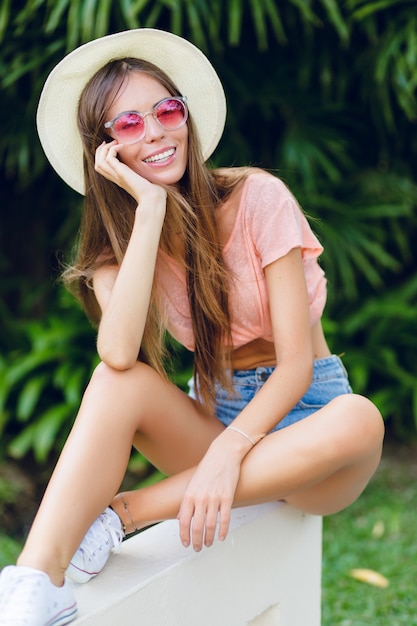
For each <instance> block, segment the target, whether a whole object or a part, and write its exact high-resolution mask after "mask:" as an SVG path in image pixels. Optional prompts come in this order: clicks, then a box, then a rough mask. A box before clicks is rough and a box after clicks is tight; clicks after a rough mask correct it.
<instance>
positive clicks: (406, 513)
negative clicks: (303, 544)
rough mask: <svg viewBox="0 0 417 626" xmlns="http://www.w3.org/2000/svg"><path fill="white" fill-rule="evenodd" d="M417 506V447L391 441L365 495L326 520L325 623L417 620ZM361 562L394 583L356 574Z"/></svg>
mask: <svg viewBox="0 0 417 626" xmlns="http://www.w3.org/2000/svg"><path fill="white" fill-rule="evenodd" d="M416 509H417V451H416V449H415V448H414V449H410V448H402V447H399V446H397V447H395V448H392V447H390V446H387V447H386V449H385V451H384V455H383V460H382V462H381V465H380V468H379V470H378V472H377V473H376V475H375V477H374V478H373V479H372V481H371V483H370V484H369V485H368V487H367V489H366V490H365V492H364V493H363V494H362V496H361V497H360V498H359V500H358V501H357V502H355V503H354V504H353V505H352V506H351V507H349V508H348V509H346V510H345V511H343V512H342V513H338V514H337V515H334V516H330V517H328V518H326V519H325V520H324V525H323V590H322V626H385V625H386V626H403V625H404V626H417V593H416V583H417V524H416ZM357 568H367V569H372V570H375V571H377V572H379V573H380V574H382V575H383V576H385V577H386V578H387V579H388V580H389V586H388V587H387V588H385V589H383V588H380V587H374V586H372V585H369V584H367V583H363V582H359V581H357V580H355V579H353V578H352V577H351V576H350V575H349V573H350V571H351V570H352V569H357ZM306 626H307V625H306Z"/></svg>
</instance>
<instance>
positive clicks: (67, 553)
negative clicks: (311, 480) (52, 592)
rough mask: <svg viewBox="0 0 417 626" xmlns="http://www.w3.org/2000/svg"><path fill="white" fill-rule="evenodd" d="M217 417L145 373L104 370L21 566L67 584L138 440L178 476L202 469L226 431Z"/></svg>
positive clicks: (97, 374)
mask: <svg viewBox="0 0 417 626" xmlns="http://www.w3.org/2000/svg"><path fill="white" fill-rule="evenodd" d="M222 429H223V427H222V425H221V424H220V423H219V422H218V420H216V418H215V417H213V416H210V415H208V414H203V413H202V412H199V411H198V410H197V406H196V404H195V402H194V401H193V400H191V399H190V398H188V396H187V395H186V394H184V393H183V392H182V391H180V390H179V389H178V388H176V387H175V386H174V385H172V384H171V383H169V382H166V381H164V380H163V379H161V378H160V376H158V375H157V374H156V373H155V372H154V371H153V370H152V369H151V368H149V367H148V366H146V365H144V364H142V363H137V365H136V366H135V367H133V368H132V369H130V370H126V371H122V372H119V371H116V370H113V369H111V368H109V367H107V366H106V365H104V364H100V365H99V366H98V367H97V369H96V371H95V372H94V374H93V376H92V379H91V382H90V384H89V386H88V388H87V390H86V393H85V395H84V398H83V401H82V404H81V407H80V411H79V413H78V416H77V420H76V422H75V424H74V427H73V429H72V431H71V434H70V436H69V438H68V440H67V442H66V444H65V446H64V449H63V451H62V454H61V456H60V459H59V461H58V463H57V466H56V468H55V470H54V473H53V475H52V478H51V481H50V483H49V485H48V488H47V490H46V492H45V495H44V498H43V500H42V503H41V506H40V508H39V511H38V513H37V516H36V518H35V521H34V523H33V525H32V528H31V531H30V533H29V536H28V539H27V541H26V544H25V547H24V549H23V551H22V554H21V555H20V557H19V559H18V564H19V565H27V566H31V567H34V568H37V569H40V570H42V571H45V572H47V573H48V574H49V576H50V577H51V580H52V582H54V583H55V584H57V585H59V584H62V581H63V576H64V572H65V570H66V568H67V567H68V564H69V562H70V560H71V558H72V556H73V554H74V553H75V551H76V549H77V548H78V546H79V545H80V543H81V540H82V538H83V537H84V534H85V533H86V531H87V529H88V528H89V527H90V525H91V523H92V522H93V521H94V520H95V519H96V518H97V516H98V515H99V514H100V513H101V512H102V511H103V509H104V508H105V507H106V506H108V504H109V503H110V502H111V500H112V498H113V497H114V495H115V493H116V492H117V490H118V489H119V487H120V484H121V481H122V479H123V476H124V473H125V471H126V467H127V463H128V460H129V455H130V452H131V447H132V442H133V439H134V437H135V434H136V433H137V432H140V433H141V439H142V441H143V445H144V447H145V448H146V449H149V451H150V453H151V454H152V451H153V450H154V449H155V450H156V449H157V450H158V451H159V455H158V456H159V458H160V459H161V468H162V470H163V471H166V472H167V473H171V472H178V471H181V470H183V469H185V468H186V467H191V466H193V465H195V464H196V463H198V461H199V460H200V459H201V457H202V456H203V455H204V453H205V451H206V450H207V448H208V446H209V445H210V442H211V441H212V440H213V439H214V438H215V437H216V436H217V435H218V434H219V433H220V432H221V431H222Z"/></svg>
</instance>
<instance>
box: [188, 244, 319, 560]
mask: <svg viewBox="0 0 417 626" xmlns="http://www.w3.org/2000/svg"><path fill="white" fill-rule="evenodd" d="M265 275H266V280H267V286H268V294H269V299H270V310H271V319H272V327H273V333H274V343H275V348H276V355H277V367H276V368H275V370H274V372H273V374H271V376H270V377H269V379H268V381H267V382H266V383H265V385H264V386H263V387H262V389H261V390H260V391H259V393H257V394H256V395H255V397H254V398H253V399H252V400H251V402H249V404H248V405H247V406H246V408H245V409H244V410H243V411H242V412H241V413H240V414H239V415H238V416H237V417H236V418H235V420H234V421H233V426H234V427H236V428H238V429H240V430H242V431H243V432H245V433H246V434H247V435H249V437H250V438H251V439H252V440H253V441H254V442H255V443H256V442H258V441H259V440H260V439H262V437H263V436H264V435H265V434H266V433H268V432H269V431H270V430H271V429H272V428H273V427H274V426H275V425H276V424H277V423H278V422H279V421H280V420H281V419H282V418H283V417H285V415H286V414H287V413H288V412H289V411H290V410H291V409H292V408H293V406H294V405H295V404H296V403H297V402H298V401H299V400H300V398H301V397H302V396H303V395H304V393H305V391H306V390H307V389H308V387H309V385H310V383H311V378H312V368H313V347H312V339H311V329H310V320H309V307H308V295H307V288H306V284H305V278H304V271H303V265H302V260H301V250H300V249H299V248H294V249H293V250H291V251H290V252H289V253H288V254H287V255H286V256H285V257H282V258H281V259H279V260H277V261H275V262H274V263H271V264H270V265H269V266H267V267H266V269H265ZM252 447H253V445H252V443H251V442H250V441H249V440H248V439H246V438H245V437H243V436H242V435H240V434H239V433H238V432H235V431H233V430H229V429H225V430H224V431H223V432H222V433H221V434H220V435H219V436H218V437H217V438H216V439H215V440H214V441H213V443H212V444H211V446H210V448H209V449H208V451H207V453H206V454H205V456H204V458H203V459H202V461H201V462H200V464H199V465H198V467H197V469H196V471H195V473H194V475H193V477H192V478H191V480H190V483H189V485H188V487H187V490H186V492H185V495H184V498H183V501H182V504H181V509H180V512H179V516H178V519H179V522H180V537H181V540H182V541H183V543H184V545H188V544H189V543H190V541H191V542H192V544H193V545H194V547H196V546H197V549H199V548H200V547H201V545H202V542H203V538H204V543H205V545H211V543H212V542H213V538H214V531H215V528H216V522H217V518H218V515H219V514H220V526H219V538H220V539H224V538H225V537H226V535H227V532H228V528H229V522H230V511H231V507H232V503H233V498H234V494H235V490H236V486H237V483H238V480H239V475H240V465H241V463H242V461H243V459H244V457H245V456H246V454H247V453H248V452H249V451H250V450H251V449H252Z"/></svg>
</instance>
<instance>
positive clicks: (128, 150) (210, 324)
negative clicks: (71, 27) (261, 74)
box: [0, 29, 383, 626]
mask: <svg viewBox="0 0 417 626" xmlns="http://www.w3.org/2000/svg"><path fill="white" fill-rule="evenodd" d="M80 68H82V72H80ZM58 99H59V101H60V102H61V103H62V105H61V106H60V107H59V117H57V113H56V111H57V108H58V107H57V106H56V105H57V102H58ZM63 107H65V110H66V112H67V114H68V115H67V117H68V124H67V123H65V124H63V123H62V119H63V115H62V109H63ZM187 111H188V112H189V115H188V117H187ZM224 121H225V98H224V93H223V89H222V87H221V84H220V82H219V79H218V77H217V75H216V72H215V71H214V68H213V67H212V66H211V64H210V63H209V61H208V60H207V59H206V57H205V56H204V55H203V54H202V53H201V52H200V51H199V50H197V49H196V48H195V47H194V46H193V45H192V44H190V43H189V42H186V41H185V40H183V39H180V38H179V37H176V36H174V35H172V34H169V33H166V32H162V31H154V30H149V29H142V30H137V31H130V32H126V33H118V34H116V35H110V36H109V37H105V38H103V39H101V40H97V41H93V42H90V43H89V44H86V45H85V46H82V47H81V48H79V49H78V50H76V51H75V52H73V53H71V54H70V55H68V57H66V58H64V59H63V61H62V62H61V63H60V64H59V65H58V66H57V67H56V68H55V69H54V70H53V72H52V73H51V75H50V77H49V78H48V80H47V82H46V84H45V87H44V90H43V93H42V96H41V100H40V105H39V110H38V128H39V134H40V137H41V141H42V144H43V146H44V149H45V151H46V154H47V156H48V158H49V159H50V161H51V163H52V165H53V166H54V167H55V169H56V170H57V171H58V173H59V174H60V175H61V176H62V177H63V178H64V180H66V181H67V182H68V183H69V184H70V185H71V186H72V187H74V188H75V189H77V190H78V191H81V192H84V191H85V203H84V212H83V217H82V223H81V234H80V235H81V236H80V242H79V248H78V251H77V255H76V258H75V261H74V264H73V266H72V267H69V268H68V269H67V270H66V272H65V279H66V281H67V284H68V285H69V286H70V287H71V288H72V289H73V290H74V291H75V293H76V295H77V296H78V297H79V298H80V299H81V301H82V303H83V305H84V308H85V310H86V311H87V314H88V315H89V316H90V317H91V318H92V319H93V321H95V322H96V324H97V326H98V336H97V349H98V353H99V355H100V358H101V363H100V364H99V365H98V366H97V368H96V369H95V371H94V373H93V375H92V378H91V381H90V383H89V385H88V388H87V390H86V392H85V394H84V397H83V400H82V403H81V407H80V410H79V412H78V415H77V418H76V421H75V424H74V427H73V429H72V431H71V434H70V436H69V438H68V440H67V442H66V445H65V447H64V449H63V451H62V454H61V457H60V459H59V462H58V464H57V466H56V468H55V470H54V472H53V475H52V478H51V481H50V483H49V485H48V488H47V490H46V492H45V496H44V498H43V501H42V503H41V506H40V508H39V511H38V513H37V515H36V517H35V520H34V523H33V526H32V528H31V531H30V533H29V536H28V539H27V541H26V544H25V546H24V548H23V551H22V553H21V555H20V556H19V558H18V565H17V566H10V567H7V568H5V570H4V571H3V572H2V575H1V578H0V625H3V624H4V625H5V624H10V623H14V624H19V625H21V626H23V625H25V626H47V624H51V622H52V621H53V622H54V624H66V623H68V622H70V621H72V620H73V619H75V615H76V611H77V609H76V604H75V600H74V597H73V594H72V590H71V587H70V586H69V585H68V584H67V583H66V582H65V574H67V576H68V577H71V578H72V579H73V580H75V581H77V582H86V581H88V580H89V579H90V578H92V577H93V576H95V575H97V574H98V573H99V572H100V571H101V569H102V568H103V567H104V566H105V564H106V562H107V560H108V557H109V555H110V552H111V550H112V549H113V548H114V549H115V550H117V549H118V547H119V545H120V542H121V541H122V540H123V538H124V537H125V536H126V535H127V534H128V533H131V532H133V531H134V530H138V529H142V528H144V527H146V526H149V525H150V524H154V523H155V522H158V521H161V520H166V519H175V518H177V519H178V534H179V539H180V541H181V542H182V544H183V545H184V546H186V547H188V546H190V545H192V546H193V548H194V549H195V550H196V551H199V550H201V549H202V547H203V545H205V546H206V547H209V546H211V545H212V544H213V542H214V541H215V538H216V534H217V537H218V538H219V540H221V541H222V540H224V539H225V538H226V536H227V534H228V530H229V523H230V515H231V509H232V507H239V506H244V505H245V506H246V505H252V504H257V503H261V502H268V501H272V500H285V501H286V502H287V503H289V504H291V505H292V506H294V507H296V508H298V509H300V510H301V511H304V512H311V513H316V514H319V515H321V514H329V513H333V512H335V511H339V510H341V509H343V508H344V507H346V506H348V505H349V504H351V503H352V502H353V501H354V500H355V499H356V498H357V497H358V496H359V494H360V493H361V492H362V491H363V489H364V488H365V486H366V484H367V483H368V481H369V479H370V477H371V476H372V474H373V473H374V471H375V469H376V468H377V466H378V463H379V459H380V454H381V447H382V438H383V423H382V419H381V416H380V414H379V412H378V410H377V409H376V407H375V406H374V405H373V404H372V403H371V402H370V401H369V400H367V399H366V398H364V397H362V396H357V395H355V394H353V393H352V390H351V388H350V385H349V381H348V376H347V373H346V370H345V368H344V366H343V364H342V362H341V360H340V358H339V357H338V356H336V355H332V354H331V353H330V351H329V348H328V346H327V342H326V339H325V337H324V333H323V329H322V325H321V317H322V313H323V309H324V306H325V302H326V279H325V276H324V272H323V270H322V268H321V267H320V264H319V262H318V258H319V256H320V254H321V252H322V250H323V248H322V246H321V244H320V242H319V241H318V239H317V237H316V236H315V235H314V233H313V232H312V230H311V227H310V225H309V223H308V221H307V219H306V217H305V215H304V214H303V212H302V210H301V208H300V207H299V205H298V203H297V201H296V199H295V198H294V196H293V195H292V193H291V192H290V191H289V189H288V188H287V187H286V186H285V185H284V184H283V183H282V181H280V180H278V179H277V178H275V177H273V176H272V175H270V174H268V173H267V172H264V171H262V170H260V169H255V168H250V167H243V168H230V169H219V170H211V169H209V167H208V166H207V165H206V163H205V161H206V160H207V159H208V158H209V157H210V155H211V154H212V152H213V150H214V149H215V147H216V145H217V143H218V141H219V139H220V136H221V132H222V129H223V125H224ZM126 139H127V140H126ZM167 330H168V331H169V332H170V333H171V334H172V335H173V336H174V337H175V339H177V340H178V341H179V342H180V343H181V344H182V345H184V346H186V347H187V348H188V349H189V350H191V351H193V353H194V376H193V380H192V382H191V384H190V393H189V394H188V395H187V394H186V393H184V392H183V391H181V390H180V389H179V388H177V387H176V386H175V385H173V384H172V383H171V382H169V380H168V378H167V376H166V374H165V371H164V367H163V366H164V341H163V339H164V333H165V332H166V331H167ZM132 445H133V446H134V447H136V448H137V449H138V450H140V451H141V452H142V453H143V454H144V455H145V456H146V457H147V458H148V459H149V460H150V461H151V463H152V464H153V465H154V466H156V467H157V468H159V469H160V470H161V471H162V472H163V473H164V474H165V475H167V476H168V477H167V478H166V479H165V480H162V481H161V482H159V483H157V484H154V485H151V486H148V487H145V488H142V489H139V490H136V491H128V492H123V493H119V494H117V490H118V489H119V487H120V484H121V482H122V479H123V476H124V473H125V471H126V467H127V463H128V460H129V456H130V452H131V447H132ZM115 494H117V495H115ZM25 598H29V599H30V600H28V601H24V599H25ZM33 598H35V600H33ZM34 603H35V604H34Z"/></svg>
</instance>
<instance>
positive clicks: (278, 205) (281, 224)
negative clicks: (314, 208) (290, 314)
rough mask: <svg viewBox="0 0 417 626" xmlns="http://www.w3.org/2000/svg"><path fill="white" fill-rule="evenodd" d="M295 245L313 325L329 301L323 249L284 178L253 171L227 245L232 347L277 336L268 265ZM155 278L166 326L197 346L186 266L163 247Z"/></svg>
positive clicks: (191, 346) (178, 337)
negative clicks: (320, 256)
mask: <svg viewBox="0 0 417 626" xmlns="http://www.w3.org/2000/svg"><path fill="white" fill-rule="evenodd" d="M219 210H220V211H221V208H220V209H219ZM293 248H301V250H302V259H303V265H304V273H305V279H306V284H307V290H308V296H309V305H310V321H311V325H314V324H315V323H316V322H317V321H318V320H319V319H320V318H321V315H322V313H323V309H324V306H325V303H326V279H325V276H324V272H323V270H322V268H321V267H320V265H319V264H318V261H317V259H318V257H319V255H320V254H321V253H322V251H323V248H322V246H321V245H320V242H319V241H318V239H317V237H316V236H315V235H314V234H313V232H312V230H311V228H310V226H309V223H308V221H307V219H306V218H305V216H304V214H303V212H302V211H301V209H300V207H299V205H298V203H297V201H296V200H295V198H294V196H293V195H292V194H291V192H290V191H289V190H288V188H287V187H286V186H285V185H284V183H283V182H282V181H280V180H279V179H278V178H276V177H275V176H272V175H271V174H268V173H267V172H256V173H252V174H250V175H249V176H248V178H247V179H246V181H245V182H244V186H243V190H242V193H241V196H240V202H239V208H238V211H237V214H236V220H235V224H234V227H233V230H232V233H231V235H230V237H229V240H228V241H227V243H226V245H225V246H224V248H223V255H224V258H225V261H226V264H227V266H228V268H229V269H230V271H231V285H230V292H229V308H230V316H231V326H232V341H233V348H234V349H236V348H239V347H240V346H243V345H244V344H246V343H249V342H250V341H253V340H254V339H258V338H263V339H266V340H268V341H273V337H272V324H271V316H270V313H269V299H268V291H267V288H266V282H265V274H264V268H265V267H266V266H267V265H269V264H270V263H273V262H274V261H276V260H277V259H279V258H281V257H283V256H285V255H286V254H287V253H288V252H289V251H290V250H292V249H293ZM156 279H157V284H158V285H159V293H160V297H161V303H162V305H163V307H164V309H165V315H166V323H167V329H168V331H169V332H170V334H171V335H172V336H173V337H174V338H175V339H176V340H177V341H179V342H180V343H181V344H182V345H183V346H185V347H186V348H187V349H188V350H193V349H194V336H193V331H192V325H191V318H190V308H189V303H188V298H187V287H186V278H185V272H184V269H183V268H182V267H181V266H180V265H179V264H178V263H177V262H176V261H174V260H173V259H172V258H170V257H168V255H166V254H165V253H163V252H162V251H160V252H159V257H158V262H157V267H156Z"/></svg>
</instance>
